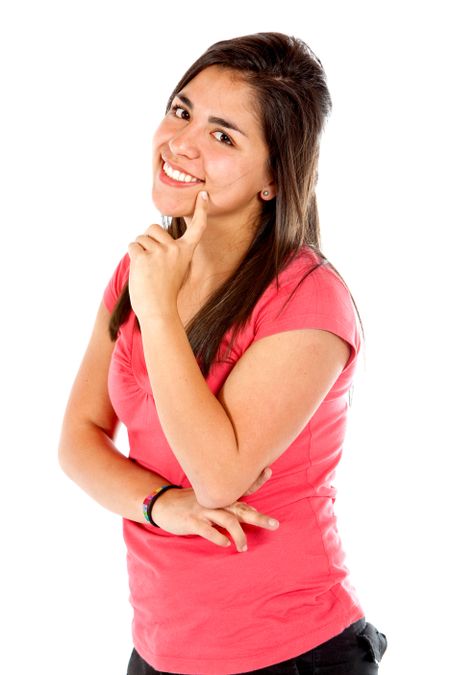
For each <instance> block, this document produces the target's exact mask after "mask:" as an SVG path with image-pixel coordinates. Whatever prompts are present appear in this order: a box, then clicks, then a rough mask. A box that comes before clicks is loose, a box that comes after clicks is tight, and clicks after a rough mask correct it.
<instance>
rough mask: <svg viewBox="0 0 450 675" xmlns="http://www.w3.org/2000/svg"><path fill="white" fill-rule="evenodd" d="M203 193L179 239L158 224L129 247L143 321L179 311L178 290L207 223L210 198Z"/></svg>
mask: <svg viewBox="0 0 450 675" xmlns="http://www.w3.org/2000/svg"><path fill="white" fill-rule="evenodd" d="M202 192H204V191H200V192H199V193H198V194H197V198H196V202H195V209H194V215H193V217H192V221H191V224H190V225H188V226H187V228H186V232H185V233H184V234H183V235H182V236H181V237H179V239H173V237H171V236H170V234H169V233H168V232H166V230H165V229H164V228H162V227H161V226H160V225H156V224H154V225H150V227H148V228H147V230H146V231H145V233H144V234H141V235H139V236H138V237H136V240H135V241H134V242H132V243H131V244H129V246H128V254H129V256H130V277H129V283H128V286H129V291H130V300H131V306H132V308H133V312H134V313H135V314H136V316H137V317H138V319H140V320H142V319H145V318H156V317H161V316H165V315H167V314H170V313H171V312H173V311H174V310H175V311H176V310H177V298H178V293H179V291H180V288H181V286H182V285H183V283H184V281H185V279H186V277H187V276H188V273H189V268H190V264H191V260H192V256H193V254H194V250H195V247H196V246H197V244H198V242H199V241H200V239H201V237H202V235H203V232H204V231H205V229H206V226H207V212H208V198H206V200H205V199H203V198H202V197H201V194H202Z"/></svg>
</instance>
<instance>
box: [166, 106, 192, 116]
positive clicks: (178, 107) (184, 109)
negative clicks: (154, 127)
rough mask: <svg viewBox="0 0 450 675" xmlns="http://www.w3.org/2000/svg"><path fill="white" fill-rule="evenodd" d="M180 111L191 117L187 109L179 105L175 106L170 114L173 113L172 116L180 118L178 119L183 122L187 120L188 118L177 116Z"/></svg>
mask: <svg viewBox="0 0 450 675" xmlns="http://www.w3.org/2000/svg"><path fill="white" fill-rule="evenodd" d="M178 110H181V111H182V113H183V112H185V113H186V114H187V115H189V112H188V111H187V110H186V108H183V107H182V106H181V105H177V104H175V105H173V106H172V107H171V109H170V112H171V113H172V115H174V116H175V117H178V119H180V120H183V119H186V118H185V117H180V115H177V111H178Z"/></svg>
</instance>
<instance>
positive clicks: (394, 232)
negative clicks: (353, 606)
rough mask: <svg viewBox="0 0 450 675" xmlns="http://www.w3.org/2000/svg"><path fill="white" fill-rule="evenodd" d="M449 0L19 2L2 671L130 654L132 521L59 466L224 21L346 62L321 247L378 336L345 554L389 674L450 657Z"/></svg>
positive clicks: (7, 96)
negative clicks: (176, 97)
mask: <svg viewBox="0 0 450 675" xmlns="http://www.w3.org/2000/svg"><path fill="white" fill-rule="evenodd" d="M445 4H446V3H444V2H442V3H439V2H427V3H425V2H421V3H414V2H395V1H391V2H379V1H378V2H343V1H340V2H321V1H318V0H315V1H314V2H298V1H297V2H290V1H282V0H277V2H266V1H260V2H258V3H253V2H247V3H245V2H242V1H239V2H235V1H234V0H228V2H226V3H209V2H175V1H174V0H168V1H167V2H151V1H150V0H148V1H146V2H145V1H144V0H129V1H128V2H117V1H115V0H108V1H106V0H104V1H103V0H88V1H87V0H77V2H61V1H59V2H56V1H54V2H51V1H50V0H41V1H40V2H20V0H16V1H15V2H10V3H9V4H8V5H6V3H5V5H4V6H3V5H2V9H1V14H0V63H1V82H0V84H1V87H0V92H1V97H2V100H3V103H2V105H1V109H0V115H1V120H0V121H1V124H0V134H1V151H0V163H1V165H0V172H1V193H2V198H1V214H0V215H1V240H2V243H1V253H2V255H1V275H2V278H1V289H2V302H1V306H2V330H1V340H2V354H3V363H2V370H1V373H2V378H1V379H2V406H1V412H2V416H3V421H2V425H1V445H2V469H3V470H2V472H1V489H0V494H1V517H2V540H1V544H2V551H3V553H2V556H1V566H2V573H1V588H0V591H1V595H0V597H1V608H2V609H1V614H2V617H1V620H2V623H3V625H2V629H1V635H0V637H1V641H2V643H3V647H2V649H1V650H0V670H1V671H2V672H5V673H8V674H11V675H15V674H22V673H23V674H26V673H31V672H33V673H50V674H51V675H53V674H62V673H64V675H75V674H76V675H79V674H80V673H83V675H103V674H104V675H124V673H125V671H126V665H127V663H128V658H129V654H130V652H131V649H132V643H131V609H130V606H129V604H128V586H127V578H126V569H125V547H124V544H123V542H122V535H121V519H120V517H118V516H116V515H114V514H112V513H110V512H108V511H106V510H105V509H103V508H102V507H100V506H99V505H97V504H96V502H94V501H93V500H92V499H90V498H89V497H88V496H87V495H86V494H85V493H84V492H83V491H82V490H81V489H80V488H78V487H77V486H76V485H75V484H74V483H72V482H71V481H70V480H69V479H68V478H67V477H66V476H65V474H63V472H62V471H61V470H60V468H59V465H58V462H57V446H58V438H59V432H60V425H61V421H62V416H63V412H64V408H65V404H66V401H67V397H68V395H69V391H70V387H71V385H72V382H73V379H74V377H75V374H76V371H77V369H78V365H79V363H80V361H81V357H82V354H83V352H84V349H85V347H86V344H87V341H88V338H89V335H90V332H91V329H92V325H93V320H94V317H95V313H96V310H97V306H98V304H99V302H100V300H101V295H102V293H103V289H104V287H105V285H106V283H107V281H108V280H109V277H110V275H111V273H112V271H113V269H114V267H115V266H116V264H117V262H118V260H119V259H120V257H121V256H122V255H123V254H124V252H125V251H126V247H127V245H128V242H129V241H131V240H132V239H134V238H135V236H136V235H137V234H140V233H141V232H143V231H144V230H145V228H146V227H147V226H148V225H149V224H150V223H151V222H159V216H158V214H157V213H156V212H155V210H154V207H153V205H152V203H151V198H150V190H151V179H152V177H151V160H150V149H151V138H152V135H153V132H154V130H155V128H156V126H157V124H158V123H159V121H160V118H161V117H162V115H163V114H164V108H165V104H166V101H167V98H168V96H169V94H170V93H171V91H172V88H173V87H174V86H175V84H176V82H178V80H179V78H180V76H181V75H182V74H183V73H184V72H185V70H186V69H187V67H188V66H189V65H190V64H191V63H192V62H193V61H194V60H195V59H196V58H197V57H198V56H199V55H200V54H201V53H202V52H203V51H204V50H205V49H206V48H207V47H208V46H209V45H210V44H212V43H213V42H216V41H217V40H221V39H225V38H229V37H235V36H237V35H245V34H247V33H254V32H259V31H272V30H273V31H280V32H285V33H289V34H292V35H295V36H297V37H300V38H302V39H303V40H305V41H306V42H307V43H308V44H309V46H310V47H311V48H312V49H313V50H314V51H315V53H316V54H317V55H318V56H319V58H320V59H321V61H322V63H323V65H324V68H325V71H326V73H327V76H328V85H329V89H330V92H331V96H332V99H333V106H334V107H333V112H332V115H331V117H330V119H329V121H328V124H327V128H326V132H325V134H324V136H323V140H322V151H321V160H320V162H321V163H320V177H319V186H318V199H319V210H320V216H321V223H322V238H323V242H322V243H323V247H322V248H323V251H324V252H325V254H326V255H327V256H328V258H329V259H330V260H331V262H333V264H334V265H335V266H336V267H337V269H338V270H339V271H340V272H341V274H342V275H343V276H344V278H345V279H346V281H347V283H348V284H349V286H350V288H351V290H352V292H353V295H354V298H355V300H356V302H357V305H358V307H359V310H360V312H361V315H362V319H363V322H364V327H365V331H366V338H367V342H366V354H365V359H364V361H363V362H362V364H361V366H360V370H359V374H358V377H357V381H356V385H355V393H354V399H353V406H352V408H351V415H350V420H349V428H348V434H347V440H346V445H345V450H344V456H343V459H342V462H341V465H340V469H339V471H338V476H337V480H336V485H337V487H338V490H339V494H338V499H337V502H336V509H337V512H338V522H339V525H340V531H341V536H342V539H343V542H344V547H345V549H346V551H347V564H348V567H349V569H350V571H351V576H352V581H353V584H354V585H355V587H356V589H357V591H358V594H359V597H360V599H361V602H362V603H363V605H364V607H365V611H366V617H367V619H368V620H369V621H371V622H372V623H374V624H375V625H376V626H377V627H378V628H379V630H381V631H382V632H385V633H386V634H387V636H388V640H389V648H388V651H387V652H386V654H385V657H384V659H383V663H382V668H381V672H382V673H384V674H385V675H388V674H391V675H394V674H395V675H398V674H399V673H413V674H414V673H424V672H429V673H434V672H439V673H442V672H444V671H445V669H446V667H448V659H447V658H446V646H447V642H448V636H447V630H446V623H447V625H448V619H447V606H448V601H449V593H448V588H447V586H448V582H447V580H448V569H449V559H448V557H446V554H445V550H446V549H445V545H446V544H447V542H446V539H447V535H448V532H449V527H448V520H447V518H448V508H447V493H448V479H447V466H448V453H449V450H450V447H449V445H450V444H449V442H448V428H447V424H446V421H447V419H448V417H449V411H448V395H447V387H448V378H449V375H450V373H449V367H448V356H447V342H448V329H449V320H448V310H449V301H448V291H449V284H448V281H447V244H448V239H447V230H448V227H449V209H448V206H447V197H448V180H449V174H448V156H449V144H448V140H449V139H448V119H449V99H448V61H449V53H448V51H446V49H447V48H446V44H447V43H448V36H447V29H446V25H447V24H446V22H445V21H444V7H445ZM118 445H119V446H120V447H121V449H122V451H124V452H126V442H125V435H124V434H123V433H121V434H120V436H119V440H118ZM207 639H208V636H207V634H205V640H207ZM446 660H447V663H446Z"/></svg>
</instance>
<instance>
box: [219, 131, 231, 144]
mask: <svg viewBox="0 0 450 675" xmlns="http://www.w3.org/2000/svg"><path fill="white" fill-rule="evenodd" d="M214 133H215V134H220V135H221V136H222V138H225V139H226V140H224V141H221V142H223V143H226V145H233V141H232V140H231V138H230V137H229V136H228V135H227V134H225V133H224V132H223V131H215V132H214Z"/></svg>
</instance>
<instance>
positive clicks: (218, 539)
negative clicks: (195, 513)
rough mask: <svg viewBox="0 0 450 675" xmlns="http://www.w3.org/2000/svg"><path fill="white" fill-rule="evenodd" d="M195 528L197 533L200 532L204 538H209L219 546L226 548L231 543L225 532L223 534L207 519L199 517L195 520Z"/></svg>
mask: <svg viewBox="0 0 450 675" xmlns="http://www.w3.org/2000/svg"><path fill="white" fill-rule="evenodd" d="M195 530H196V532H195V534H198V535H199V536H200V537H203V539H207V540H208V541H210V542H211V543H213V544H216V545H217V546H223V547H224V548H226V547H227V546H230V545H231V541H230V540H229V539H228V537H227V536H226V535H225V534H221V533H220V532H219V530H216V528H215V527H213V526H212V525H211V523H209V522H207V521H206V520H203V519H198V518H197V519H196V521H195Z"/></svg>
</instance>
